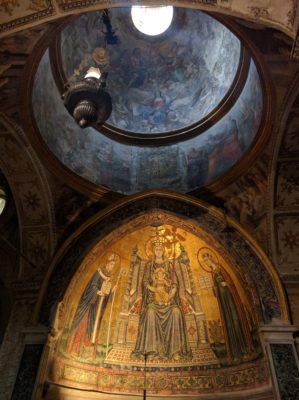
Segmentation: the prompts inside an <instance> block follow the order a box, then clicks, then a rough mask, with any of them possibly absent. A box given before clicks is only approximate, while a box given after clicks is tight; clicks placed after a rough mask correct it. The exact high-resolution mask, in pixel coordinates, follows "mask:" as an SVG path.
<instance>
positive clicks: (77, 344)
mask: <svg viewBox="0 0 299 400" xmlns="http://www.w3.org/2000/svg"><path fill="white" fill-rule="evenodd" d="M118 260H119V256H118V255H117V254H114V253H112V254H111V255H110V256H109V257H108V260H107V263H106V264H105V265H104V266H101V267H99V268H98V269H97V270H96V272H95V273H94V275H93V276H92V278H91V280H90V281H89V283H88V285H87V286H86V288H85V290H84V292H83V294H82V296H81V298H80V301H79V304H78V307H77V310H76V313H75V317H74V319H73V322H72V325H71V328H70V335H69V337H68V339H67V344H66V351H67V352H68V353H70V354H72V355H74V356H80V355H81V353H82V348H83V346H84V347H87V346H91V345H96V344H97V337H98V333H99V329H100V325H101V321H102V319H103V315H104V312H105V309H106V306H107V303H108V301H109V299H110V296H111V294H112V292H113V288H112V278H113V275H114V269H115V265H116V263H117V261H118ZM95 347H96V346H95Z"/></svg>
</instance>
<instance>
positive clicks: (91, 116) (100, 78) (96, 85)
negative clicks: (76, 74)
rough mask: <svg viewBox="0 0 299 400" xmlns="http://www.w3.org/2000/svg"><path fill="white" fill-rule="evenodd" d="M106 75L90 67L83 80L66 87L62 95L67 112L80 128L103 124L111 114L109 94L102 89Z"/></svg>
mask: <svg viewBox="0 0 299 400" xmlns="http://www.w3.org/2000/svg"><path fill="white" fill-rule="evenodd" d="M106 78H107V73H103V74H101V72H100V70H99V69H98V68H94V67H91V68H90V69H89V70H88V71H87V74H86V75H85V77H84V79H83V80H81V81H79V82H75V83H73V84H71V85H67V86H66V91H65V92H64V93H63V95H62V99H63V102H64V105H65V107H66V109H67V110H68V112H69V113H70V114H71V115H72V116H73V118H74V120H75V121H76V122H77V124H78V125H79V126H80V127H81V128H86V127H87V126H89V125H91V124H93V123H98V124H102V123H104V122H105V121H106V120H107V119H108V118H109V117H110V114H111V112H112V102H111V97H110V95H109V93H107V92H106V91H105V90H104V88H105V86H106V83H105V80H106Z"/></svg>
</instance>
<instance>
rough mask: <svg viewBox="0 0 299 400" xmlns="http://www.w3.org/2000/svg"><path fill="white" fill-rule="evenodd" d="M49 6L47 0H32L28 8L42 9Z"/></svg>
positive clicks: (33, 9)
mask: <svg viewBox="0 0 299 400" xmlns="http://www.w3.org/2000/svg"><path fill="white" fill-rule="evenodd" d="M46 7H47V2H46V0H31V2H30V5H29V7H28V8H27V9H28V10H32V11H40V10H43V9H45V8H46Z"/></svg>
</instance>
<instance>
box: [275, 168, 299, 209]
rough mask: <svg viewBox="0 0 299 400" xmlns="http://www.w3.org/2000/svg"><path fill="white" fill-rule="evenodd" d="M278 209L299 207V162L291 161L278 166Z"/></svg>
mask: <svg viewBox="0 0 299 400" xmlns="http://www.w3.org/2000/svg"><path fill="white" fill-rule="evenodd" d="M276 206H277V207H294V206H295V207H296V206H297V207H299V162H298V161H296V162H294V161H289V162H283V163H279V164H278V166H277V187H276Z"/></svg>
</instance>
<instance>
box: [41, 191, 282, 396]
mask: <svg viewBox="0 0 299 400" xmlns="http://www.w3.org/2000/svg"><path fill="white" fill-rule="evenodd" d="M167 225H168V226H169V225H171V226H173V225H176V226H178V227H179V228H181V229H185V231H186V232H187V231H188V232H189V233H190V234H193V235H197V236H198V237H201V239H202V240H204V241H205V242H206V243H208V245H209V246H210V245H211V246H212V245H213V246H214V248H216V249H217V251H218V254H219V255H221V257H222V260H223V263H227V264H230V265H231V268H232V270H233V271H234V274H235V276H236V277H237V280H239V282H240V285H241V286H242V290H244V293H246V297H247V299H248V300H249V304H250V307H251V308H252V310H251V311H252V313H253V314H254V315H255V318H256V319H255V321H256V323H257V326H259V327H262V326H273V325H285V326H287V325H288V324H289V315H288V308H287V304H286V299H285V297H284V292H283V289H282V286H281V283H280V279H279V277H278V274H277V272H276V270H275V268H274V267H273V265H272V264H271V262H270V261H269V259H268V258H267V256H266V255H265V254H264V253H263V251H262V250H261V248H260V247H259V246H258V244H257V243H256V242H255V241H254V239H253V238H252V237H251V236H250V235H249V234H248V233H247V232H246V231H245V230H244V229H243V228H242V227H241V226H240V225H239V224H238V223H237V222H236V221H234V220H233V219H231V218H230V217H228V216H226V215H225V214H224V213H223V212H222V211H220V210H218V209H216V208H215V207H212V206H210V205H208V204H205V203H203V202H201V201H199V200H197V199H194V198H191V197H189V196H186V195H181V194H176V193H173V192H167V191H149V192H145V193H141V194H138V195H134V196H131V197H128V198H126V199H124V200H121V201H119V202H118V203H116V204H114V205H113V206H111V207H110V208H107V209H105V210H104V211H101V212H100V213H98V214H97V215H95V216H94V217H92V218H91V219H90V220H89V221H88V222H86V223H85V224H84V225H83V226H82V227H81V228H80V229H78V230H77V231H76V232H75V233H74V234H73V235H72V236H71V237H70V238H69V239H68V240H67V241H66V242H65V243H64V245H63V246H62V248H61V249H60V250H59V251H58V253H57V254H56V256H55V259H54V260H53V262H52V264H51V266H50V268H49V270H48V274H47V276H46V278H45V281H44V283H43V287H42V289H41V292H40V297H39V301H38V303H37V307H36V310H35V318H36V320H37V321H39V322H41V323H43V324H45V325H51V331H50V334H49V337H48V341H47V346H46V347H45V351H44V357H43V360H42V364H41V365H42V368H40V376H39V378H38V383H39V385H38V386H37V387H39V388H41V387H42V386H43V385H44V384H45V382H48V383H49V381H50V386H49V387H50V391H49V397H46V398H47V399H52V398H54V397H55V396H56V398H57V394H58V393H60V392H59V390H60V389H61V387H60V386H59V385H60V383H61V384H62V385H66V386H68V385H69V381H67V379H68V378H69V377H70V376H72V374H73V372H74V371H76V365H77V367H78V365H79V364H76V365H75V364H74V365H68V366H66V365H64V363H63V361H62V362H61V360H59V352H60V350H59V349H61V347H59V346H60V345H61V343H62V341H63V340H64V339H63V338H64V336H65V327H66V320H67V318H68V317H69V315H70V314H71V313H72V306H71V305H70V304H71V303H70V302H69V299H70V298H71V297H72V296H73V294H74V293H75V290H76V288H78V284H79V285H83V283H82V282H83V281H82V280H84V279H85V278H84V276H85V275H84V274H85V272H86V273H88V271H89V266H90V265H91V264H92V263H95V260H99V259H100V257H101V255H103V254H104V253H105V252H106V253H105V254H106V256H107V254H108V253H107V252H109V251H110V250H109V249H111V246H113V245H114V246H117V244H118V243H120V240H121V239H122V238H123V237H124V236H126V235H127V234H128V233H130V232H133V233H134V232H135V233H136V230H138V229H139V230H140V229H145V227H147V228H149V227H150V228H152V229H156V228H157V227H160V226H167ZM132 243H133V242H132ZM132 243H131V244H132ZM186 246H187V245H186ZM186 248H187V247H186ZM119 251H121V250H119ZM106 256H104V257H106ZM129 263H130V261H129V262H128V264H129ZM89 272H90V271H89ZM91 276H92V275H90V274H89V278H90V277H91ZM130 279H134V277H133V275H132V276H130V277H129V280H130ZM86 282H88V279H87V280H86V279H85V283H84V285H86ZM241 282H242V283H241ZM84 285H83V286H84ZM190 285H191V287H192V285H193V282H192V279H191V284H190ZM83 286H82V287H83ZM55 310H56V312H55ZM54 312H55V314H56V316H55V317H54V318H53V315H54ZM186 318H187V317H186ZM186 321H187V319H186ZM186 324H187V322H186ZM108 329H109V328H108ZM104 331H105V332H106V330H104ZM200 335H203V332H201V333H200ZM200 335H199V336H200ZM200 337H202V336H200ZM189 340H190V339H189ZM197 343H198V342H197ZM201 346H203V347H204V346H206V345H205V344H204V341H203V342H201ZM106 356H107V353H106ZM75 363H76V362H75ZM248 365H249V364H247V362H245V364H244V365H243V367H244V368H245V367H246V366H248ZM243 367H242V368H243ZM72 368H74V369H72ZM86 368H87V369H88V367H86ZM97 368H98V367H97ZM136 368H137V371H138V365H137V367H136ZM174 368H175V367H174ZM199 368H200V367H199ZM250 368H257V370H256V376H258V377H259V378H258V379H261V380H260V381H259V382H254V383H253V382H251V381H250V383H248V382H247V383H246V384H244V385H245V386H244V385H243V386H242V385H240V386H239V387H238V388H235V389H233V390H237V391H238V390H249V391H250V390H252V388H253V387H254V385H257V386H260V387H261V390H262V391H263V390H264V391H265V390H266V392H267V390H270V392H271V389H270V384H269V380H270V375H269V370H268V367H267V362H266V360H265V357H264V356H261V358H258V359H255V360H253V361H252V364H251V366H250ZM98 369H99V370H96V371H95V370H94V373H95V374H99V375H97V377H94V378H92V380H93V379H95V380H96V381H97V382H99V381H98V379H101V376H102V375H103V376H106V375H105V373H106V372H107V371H105V368H104V369H103V370H101V369H100V368H98ZM116 369H117V368H116ZM64 371H73V372H70V375H67V374H68V372H66V373H65V372H64ZM196 371H197V372H194V379H195V380H197V379H198V374H199V373H198V370H196ZM162 372H163V371H162ZM162 372H161V373H162ZM74 373H75V374H76V372H74ZM210 373H211V372H207V373H206V379H208V380H209V379H212V378H211V376H210V375H209V374H210ZM228 373H230V372H228ZM246 373H247V372H244V371H242V372H241V374H246ZM115 374H116V375H117V374H122V372H120V371H118V372H117V371H116V372H115ZM182 374H183V375H184V373H182ZM224 374H226V372H224ZM87 375H88V374H87ZM87 375H86V376H87ZM108 375H109V374H108ZM108 375H107V379H108V380H109V379H110V378H109V377H108ZM88 376H90V375H88ZM225 376H226V378H223V377H222V378H219V379H220V380H221V379H230V378H228V375H225ZM137 378H138V377H136V379H137ZM76 379H77V378H76ZM76 379H75V381H76V382H77V383H76V384H75V386H72V385H71V386H70V387H71V389H70V390H78V389H79V390H81V389H82V388H85V389H86V390H95V391H96V392H97V391H101V390H104V391H105V390H107V391H108V392H109V389H107V388H106V387H105V388H102V387H101V384H100V383H97V384H94V386H92V387H90V386H89V387H88V384H89V383H88V384H86V383H84V382H82V387H81V386H80V385H81V383H80V382H79V381H77V380H76ZM78 379H79V380H80V378H78ZM84 379H85V378H84ZM88 379H89V378H88ZM103 379H104V378H103ZM105 379H106V378H105ZM153 379H154V378H153ZM186 379H187V378H186ZM213 379H214V380H213ZM213 379H212V380H211V381H209V382H210V383H209V385H210V386H209V390H210V389H211V391H212V392H214V393H219V391H220V386H219V385H218V384H219V382H220V380H219V379H218V378H217V379H216V377H214V378H213ZM105 382H106V381H105ZM161 382H162V381H161ZM161 382H160V383H161ZM163 382H164V381H163ZM196 382H197V381H196ZM217 382H218V383H217ZM157 384H158V383H157ZM163 384H164V383H163ZM163 384H162V383H161V385H162V386H163ZM197 384H199V383H198V382H197ZM76 385H77V386H76ZM84 385H85V386H84ZM199 385H201V384H199ZM246 385H247V386H246ZM162 386H161V390H164V389H163V388H162ZM218 386H219V387H218ZM57 387H59V388H60V389H57ZM199 388H201V389H202V391H201V389H198V390H199V392H200V393H203V394H204V393H207V392H205V390H206V389H207V388H204V387H201V386H199ZM265 388H266V389H265ZM57 390H58V392H56V391H57ZM121 390H122V389H120V392H119V394H121V393H122V392H121ZM159 390H160V389H159ZM192 390H194V389H192ZM225 390H226V391H229V390H231V389H229V388H227V389H225ZM133 392H134V390H133ZM88 393H90V392H88ZM192 393H193V394H194V392H192ZM192 393H191V392H190V394H191V395H192ZM195 393H196V392H195ZM263 393H265V392H263ZM73 394H74V393H73ZM114 394H115V395H117V393H114ZM135 394H136V393H135ZM137 394H138V393H137ZM165 394H181V393H180V392H177V393H169V392H168V393H166V392H165ZM268 394H269V393H268ZM39 395H40V393H37V394H36V397H35V398H37V399H38V398H40V397H39ZM248 395H249V392H248ZM51 396H54V397H51ZM63 396H64V395H62V397H61V399H64V398H67V397H63ZM99 396H100V395H99ZM250 396H251V394H250ZM80 398H81V397H80ZM82 398H84V397H82ZM95 398H105V397H95ZM120 398H121V397H120ZM194 398H195V397H194ZM196 398H197V397H196ZM221 398H222V397H221ZM236 398H238V397H236ZM248 398H251V397H248ZM252 398H254V397H252ZM262 398H264V397H262ZM265 398H268V397H265Z"/></svg>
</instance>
